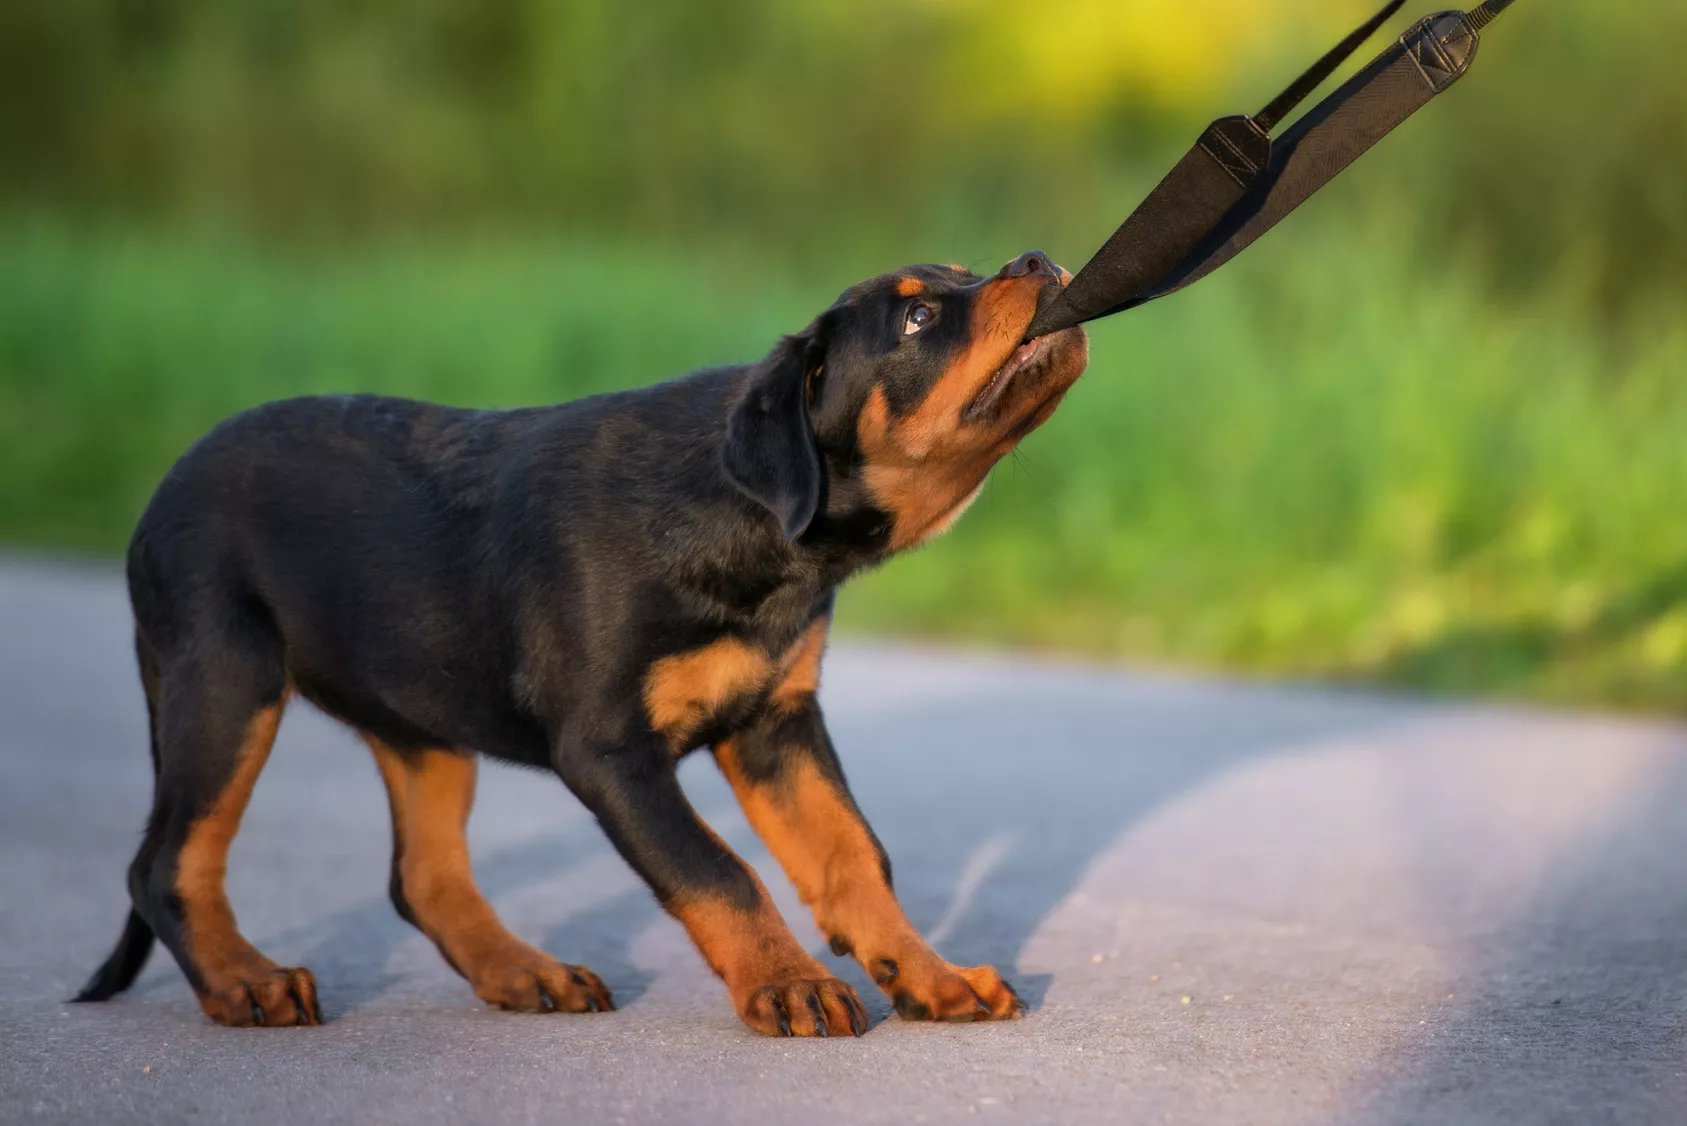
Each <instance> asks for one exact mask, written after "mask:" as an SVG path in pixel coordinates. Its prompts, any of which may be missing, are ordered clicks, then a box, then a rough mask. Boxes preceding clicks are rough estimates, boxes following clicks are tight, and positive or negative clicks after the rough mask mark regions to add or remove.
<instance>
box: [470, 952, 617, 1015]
mask: <svg viewBox="0 0 1687 1126" xmlns="http://www.w3.org/2000/svg"><path fill="white" fill-rule="evenodd" d="M472 980H473V982H474V991H475V996H477V997H479V998H480V999H481V1000H482V1001H485V1002H486V1003H487V1004H488V1005H490V1006H492V1007H493V1008H495V1009H509V1010H511V1011H514V1012H518V1013H607V1012H611V1011H613V1010H614V1008H615V1002H614V998H613V997H611V995H610V992H609V988H608V987H607V986H605V985H604V984H603V980H602V979H601V978H599V977H598V976H597V974H594V973H593V972H592V971H591V970H588V969H587V968H586V967H585V966H570V965H568V964H567V963H565V962H559V961H557V960H556V959H555V958H551V957H549V956H547V955H544V954H540V953H539V952H538V951H533V952H532V953H527V954H523V955H521V956H520V957H517V958H513V959H511V960H509V961H505V962H499V963H497V964H495V965H482V966H479V967H477V968H476V973H475V976H474V978H473V979H472Z"/></svg>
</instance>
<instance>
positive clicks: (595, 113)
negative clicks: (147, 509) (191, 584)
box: [0, 0, 1687, 710]
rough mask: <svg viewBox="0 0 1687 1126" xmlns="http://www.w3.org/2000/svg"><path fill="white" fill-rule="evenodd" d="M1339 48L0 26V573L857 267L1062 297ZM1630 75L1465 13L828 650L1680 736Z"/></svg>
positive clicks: (1624, 59)
mask: <svg viewBox="0 0 1687 1126" xmlns="http://www.w3.org/2000/svg"><path fill="white" fill-rule="evenodd" d="M1369 2H1374V0H1369ZM1367 7H1368V3H1353V2H1348V0H1175V2H1174V0H1068V2H1066V3H1063V4H1059V5H1053V4H1048V5H1027V4H1024V3H1017V2H1012V0H803V2H802V3H800V4H799V3H789V2H785V0H685V2H683V3H681V2H672V0H670V2H660V3H659V2H656V0H646V2H644V3H636V4H627V3H620V2H611V0H405V2H400V0H331V2H330V0H314V2H313V0H52V2H44V0H0V542H3V543H4V544H6V545H8V546H9V547H10V548H12V549H14V550H40V551H51V552H60V553H65V552H72V553H88V554H95V555H102V556H115V555H116V554H117V553H119V552H120V551H121V549H122V546H123V544H124V542H125V539H126V537H127V534H128V531H129V529H130V527H131V525H132V523H133V521H134V518H135V517H136V515H137V514H138V513H139V510H140V508H141V506H142V505H143V504H144V503H145V500H146V498H147V496H148V494H149V493H150V491H151V489H152V488H153V486H154V485H155V484H156V482H157V480H158V478H159V476H160V475H161V474H162V473H163V472H164V471H165V469H166V468H167V467H168V466H169V464H170V462H171V461H172V460H173V459H174V458H175V457H176V456H177V455H178V454H179V453H180V452H181V451H182V450H183V449H184V448H185V447H186V446H187V444H188V443H189V442H191V441H192V440H193V439H194V438H195V437H196V436H198V435H199V434H200V433H202V432H203V431H204V430H205V429H206V428H208V427H209V426H211V425H212V424H213V423H215V422H216V421H217V420H219V419H220V418H222V417H223V416H225V415H227V414H228V413H230V412H232V411H234V410H237V409H239V408H242V407H245V406H248V405H250V404H253V403H257V402H260V401H262V400H266V399H272V398H277V397H281V396H287V395H296V394H301V393H311V392H326V391H379V392H388V393H397V394H404V395H413V396H418V397H426V398H432V399H438V400H443V401H447V402H453V403H461V404H472V405H482V406H505V405H516V404H526V403H536V402H545V401H552V400H560V399H566V398H570V397H573V396H577V395H580V394H583V393H587V392H592V391H598V390H602V389H606V388H611V387H621V386H629V385H637V384H643V383H649V382H653V381H655V380H658V379H661V378H665V377H667V376H670V375H673V374H676V373H678V372H681V371H683V370H686V369H689V368H693V367H697V366H700V365H705V364H713V363H720V362H728V361H742V360H750V359H754V358H757V357H759V356H760V355H762V354H763V353H764V352H765V351H766V350H767V348H768V347H769V346H770V345H771V344H772V342H773V341H774V339H775V338H776V336H777V335H778V334H780V333H781V332H787V331H792V330H795V329H797V328H799V327H801V326H802V325H803V324H804V323H806V322H807V321H808V319H809V318H810V317H811V316H812V315H813V314H814V313H815V312H817V311H818V310H819V309H821V308H823V307H824V306H825V305H826V304H828V303H829V302H830V301H831V299H832V298H833V296H835V295H836V293H837V292H838V291H839V290H841V289H842V288H843V287H844V286H845V285H847V284H848V283H850V282H852V281H854V280H856V279H858V278H859V277H862V276H865V275H868V274H872V273H877V272H880V271H882V270H885V269H888V268H892V267H895V266H898V265H901V264H904V263H907V262H912V261H928V260H930V261H939V262H949V261H959V262H965V263H968V264H971V265H973V266H975V267H977V268H979V269H981V270H985V271H989V270H994V269H995V268H996V267H998V266H999V265H1000V264H1001V263H1002V262H1003V261H1005V260H1007V259H1008V258H1010V257H1012V256H1013V255H1014V254H1016V253H1018V252H1019V251H1021V250H1023V249H1026V248H1028V247H1042V248H1044V249H1046V250H1048V251H1050V252H1051V253H1052V254H1053V255H1054V257H1055V258H1056V260H1057V261H1060V262H1062V263H1064V264H1065V265H1066V266H1068V267H1069V268H1072V269H1076V268H1077V267H1078V266H1080V265H1081V264H1082V263H1083V262H1084V261H1085V260H1086V259H1087V258H1088V256H1089V254H1090V253H1091V252H1092V251H1093V250H1094V249H1095V248H1096V247H1097V246H1099V245H1100V243H1101V241H1102V240H1103V239H1104V238H1105V237H1106V236H1107V235H1108V234H1109V233H1110V232H1111V231H1112V230H1113V228H1114V227H1115V226H1116V225H1117V224H1118V223H1119V222H1120V221H1121V220H1122V219H1123V218H1124V216H1125V215H1126V214H1127V213H1128V212H1129V211H1130V209H1131V208H1132V207H1134V206H1135V204H1136V202H1137V201H1138V200H1139V199H1140V198H1141V196H1142V194H1143V193H1144V192H1145V191H1146V190H1147V189H1148V188H1149V187H1150V186H1151V185H1152V184H1153V183H1154V182H1155V181H1156V180H1158V179H1159V177H1160V176H1161V175H1162V174H1163V173H1164V172H1165V171H1166V170H1167V169H1168V168H1169V167H1170V166H1171V164H1172V163H1173V162H1174V161H1175V160H1176V159H1177V158H1178V157H1179V156H1180V155H1181V154H1182V153H1183V152H1184V151H1185V150H1186V149H1187V148H1188V146H1189V144H1190V143H1191V141H1192V140H1193V138H1194V136H1195V135H1196V133H1197V132H1198V131H1199V129H1200V127H1201V126H1202V125H1203V124H1204V123H1205V122H1206V121H1207V120H1209V119H1211V118H1212V117H1215V116H1218V115H1219V114H1221V113H1232V112H1240V111H1249V110H1255V109H1257V108H1259V107H1260V106H1261V105H1263V104H1264V102H1265V101H1267V100H1268V99H1269V97H1270V96H1271V95H1273V94H1275V93H1276V92H1277V91H1278V90H1279V89H1280V88H1281V87H1282V86H1283V85H1285V84H1286V83H1287V82H1288V80H1289V79H1290V78H1292V77H1293V76H1294V75H1295V74H1296V73H1298V72H1299V70H1300V69H1302V68H1303V67H1304V66H1306V65H1307V64H1309V63H1310V62H1311V61H1312V60H1313V58H1314V57H1315V56H1316V54H1317V53H1318V52H1319V51H1321V50H1323V49H1324V48H1325V47H1326V46H1328V45H1329V44H1332V43H1334V42H1335V41H1336V40H1337V39H1339V38H1340V36H1341V35H1342V34H1344V33H1345V32H1346V31H1347V30H1348V29H1349V28H1350V27H1351V26H1353V25H1354V24H1356V23H1357V22H1358V21H1359V20H1360V19H1361V18H1363V16H1364V15H1365V14H1367ZM1430 7H1433V5H1427V6H1426V5H1416V6H1414V7H1413V8H1412V9H1410V10H1409V12H1408V15H1409V16H1410V17H1411V18H1416V17H1417V16H1419V15H1421V14H1423V13H1424V12H1425V11H1427V10H1429V8H1430ZM1408 22H1410V21H1409V19H1408V18H1406V17H1402V18H1401V19H1399V20H1397V21H1396V22H1395V24H1394V25H1392V27H1393V28H1394V29H1395V30H1397V29H1398V28H1399V27H1401V26H1404V25H1405V24H1406V23H1408ZM1682 42H1687V6H1683V5H1682V4H1680V3H1679V2H1678V0H1630V2H1628V3H1624V4H1592V3H1581V4H1574V3H1565V2H1562V0H1558V2H1548V0H1525V2H1524V3H1521V4H1518V5H1517V6H1516V7H1515V8H1514V9H1513V10H1512V11H1511V12H1509V13H1507V14H1506V16H1505V17H1504V18H1503V19H1502V20H1501V21H1500V22H1499V23H1497V24H1496V25H1495V26H1494V27H1493V28H1492V29H1491V30H1490V31H1489V32H1488V33H1486V35H1485V39H1484V43H1483V45H1482V48H1481V58H1480V60H1479V62H1478V64H1477V65H1476V67H1475V70H1474V72H1473V73H1472V75H1471V76H1470V77H1469V78H1467V79H1466V80H1465V81H1464V82H1463V83H1462V84H1461V85H1460V86H1459V87H1458V88H1456V89H1455V90H1454V91H1452V92H1451V93H1449V94H1447V95H1446V96H1445V97H1443V98H1441V99H1439V100H1437V101H1436V102H1435V103H1434V104H1433V105H1431V106H1430V107H1429V108H1428V109H1427V110H1425V111H1424V112H1423V114H1422V115H1420V116H1419V117H1417V118H1415V119H1413V120H1412V121H1411V122H1409V123H1408V124H1407V125H1406V126H1404V127H1402V128H1401V129H1400V130H1399V131H1398V132H1397V133H1396V134H1394V135H1393V136H1391V137H1390V138H1389V139H1388V140H1387V141H1386V142H1385V143H1384V144H1383V145H1382V146H1381V147H1379V148H1378V149H1377V150H1375V151H1373V152H1372V153H1371V154H1370V155H1368V156H1367V157H1365V158H1364V159H1363V160H1362V161H1361V162H1360V163H1359V164H1357V165H1356V166H1355V167H1354V168H1352V169H1351V170H1349V171H1348V172H1347V173H1345V174H1344V175H1343V176H1342V177H1341V179H1340V180H1338V181H1337V182H1336V183H1335V184H1334V185H1332V186H1331V187H1330V188H1328V189H1326V191H1325V192H1324V193H1323V194H1321V195H1320V196H1318V197H1316V198H1315V199H1314V200H1313V201H1311V202H1310V203H1308V204H1307V205H1306V206H1305V207H1304V208H1302V209H1301V211H1299V212H1297V213H1296V215H1295V216H1294V217H1293V218H1292V219H1290V220H1289V221H1287V222H1285V223H1284V224H1283V225H1282V226H1281V227H1279V228H1278V229H1277V230H1276V231H1274V232H1273V233H1272V234H1271V235H1269V236H1268V237H1267V238H1266V239H1265V240H1263V241H1262V242H1260V243H1259V244H1258V245H1257V246H1255V247H1254V248H1253V249H1252V250H1250V251H1249V252H1248V253H1247V254H1246V255H1244V256H1243V257H1242V258H1241V259H1239V260H1238V261H1237V262H1236V263H1235V264H1233V265H1231V266H1229V267H1227V268H1226V269H1225V270H1223V271H1222V272H1220V273H1218V274H1217V275H1215V276H1214V277H1213V278H1211V279H1209V280H1208V281H1206V282H1203V283H1202V284H1201V285H1200V286H1198V287H1197V288H1195V289H1193V290H1191V291H1189V292H1187V293H1185V294H1182V295H1180V296H1178V297H1175V298H1172V299H1170V300H1167V301H1163V302H1160V303H1158V304H1156V305H1154V306H1151V307H1149V308H1148V309H1146V310H1143V311H1141V312H1137V313H1133V314H1130V315H1127V316H1123V317H1118V318H1114V319H1113V320H1110V321H1107V322H1103V323H1102V324H1100V325H1097V326H1095V327H1094V330H1093V334H1092V335H1093V342H1094V362H1093V363H1092V365H1091V369H1090V374H1089V375H1088V376H1087V377H1086V380H1085V382H1084V383H1082V384H1081V385H1080V386H1079V388H1078V389H1077V390H1076V391H1075V392H1074V393H1073V394H1072V396H1071V397H1070V398H1069V399H1068V401H1067V406H1066V407H1065V409H1064V410H1063V411H1062V412H1060V413H1059V414H1057V415H1056V416H1055V418H1054V419H1053V420H1052V421H1051V422H1050V423H1049V424H1048V425H1047V426H1046V427H1045V428H1044V429H1043V430H1042V431H1041V432H1039V433H1038V434H1037V435H1035V436H1033V438H1032V439H1031V440H1029V441H1028V442H1027V443H1026V444H1025V446H1024V448H1023V450H1022V452H1021V453H1020V454H1019V455H1018V456H1017V457H1015V458H1014V459H1013V460H1011V461H1010V462H1007V463H1004V464H1003V465H1002V466H1001V467H1000V468H999V469H998V470H997V471H996V475H995V479H994V481H993V483H992V485H991V487H990V488H989V489H987V490H986V492H985V494H984V496H983V498H982V499H981V501H980V502H979V503H978V505H976V506H975V507H974V509H973V510H972V512H971V513H970V514H969V515H968V517H967V518H966V519H965V520H964V521H962V522H961V524H960V525H959V526H958V528H957V529H956V531H954V532H953V533H951V534H950V535H949V536H948V537H947V538H945V539H943V540H940V541H938V542H937V543H935V544H933V545H932V546H930V547H928V548H926V549H924V550H922V551H920V552H918V553H916V554H914V555H912V556H910V557H907V558H903V559H900V560H898V561H896V562H895V563H893V564H892V565H890V566H888V567H886V568H884V569H882V570H881V571H878V572H875V573H874V574H872V575H870V576H867V577H866V578H864V579H863V580H860V581H859V582H857V583H856V584H855V585H853V586H852V587H851V588H850V589H849V590H848V592H847V593H846V595H845V597H844V600H843V604H842V609H841V618H842V624H843V625H844V626H845V627H846V628H849V629H853V630H856V631H873V632H879V633H889V632H894V633H897V634H901V635H914V636H931V637H944V638H954V639H964V640H969V641H978V642H988V643H994V644H1013V645H1020V646H1029V647H1037V648H1043V649H1050V650H1060V651H1067V652H1080V653H1084V654H1090V655H1100V656H1104V657H1107V658H1113V659H1125V660H1130V661H1140V662H1152V663H1157V664H1171V665H1179V666H1199V667H1205V668H1226V669H1233V670H1244V671H1248V672H1255V673H1262V674H1286V675H1296V676H1308V675H1310V676H1317V677H1324V678H1338V679H1355V680H1365V681H1380V682H1387V683H1397V684H1403V685H1411V686H1416V687H1426V688H1433V689H1448V690H1456V691H1467V692H1479V693H1503V694H1510V695H1518V696H1528V697H1534V698H1546V699H1554V700H1574V701H1578V702H1583V703H1595V704H1601V705H1618V706H1624V707H1638V708H1646V709H1658V710H1683V709H1687V675H1684V674H1687V520H1684V519H1683V518H1682V517H1683V504H1682V499H1683V495H1684V485H1687V322H1684V320H1683V317H1682V315H1681V310H1682V308H1683V302H1684V300H1687V253H1684V252H1687V82H1683V81H1682V79H1681V74H1680V68H1679V60H1678V59H1677V58H1676V53H1677V51H1678V49H1679V44H1681V43H1682ZM1377 49H1380V40H1379V43H1377V44H1373V45H1372V46H1371V47H1370V48H1368V49H1367V50H1366V51H1364V52H1362V56H1361V57H1369V55H1370V54H1371V53H1372V52H1373V51H1374V50H1377Z"/></svg>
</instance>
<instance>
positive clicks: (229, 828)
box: [175, 693, 318, 1024]
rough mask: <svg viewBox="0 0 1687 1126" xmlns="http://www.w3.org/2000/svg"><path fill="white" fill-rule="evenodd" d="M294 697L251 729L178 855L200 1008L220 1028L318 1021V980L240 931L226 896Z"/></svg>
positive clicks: (265, 712)
mask: <svg viewBox="0 0 1687 1126" xmlns="http://www.w3.org/2000/svg"><path fill="white" fill-rule="evenodd" d="M287 699H288V694H287V693H283V695H282V697H281V699H280V700H278V701H276V702H275V703H274V704H271V705H270V706H268V707H266V708H263V709H261V710H260V711H258V712H257V713H256V714H255V715H253V716H252V718H251V720H250V721H248V723H247V725H246V735H245V738H244V739H243V740H242V741H241V744H240V748H239V750H238V752H237V753H236V761H235V768H234V773H233V774H232V776H231V777H230V778H229V780H228V784H227V785H226V786H224V787H223V791H222V793H220V794H218V795H217V800H216V801H215V803H213V804H212V806H211V808H210V810H209V811H208V812H206V813H205V814H204V815H203V816H201V817H199V818H198V819H197V820H195V821H194V822H193V824H192V825H191V826H190V827H189V828H188V831H187V837H186V839H185V840H184V841H183V842H182V847H181V850H180V852H178V853H177V856H176V879H175V890H176V896H177V897H178V898H179V899H180V900H181V904H182V932H183V933H182V938H183V941H184V942H185V944H186V946H187V953H188V956H189V957H190V958H191V959H192V961H193V966H194V971H195V972H196V973H197V974H198V977H199V982H198V985H199V989H198V995H199V1004H200V1007H201V1008H202V1009H204V1010H205V1013H206V1015H207V1016H209V1017H211V1019H212V1020H215V1021H217V1022H218V1023H219V1024H251V1023H255V1022H256V1021H257V1014H255V1013H254V1012H253V1004H254V1003H256V1005H257V1006H258V1008H259V1009H260V1010H261V1012H262V1018H263V1023H266V1024H315V1023H316V1022H317V1020H318V1016H317V1012H316V983H315V981H314V980H312V978H311V976H310V973H309V972H308V971H306V970H301V969H287V968H283V967H281V966H278V965H276V964H275V963H274V962H272V961H270V960H269V959H268V958H266V957H264V955H263V954H262V953H261V952H260V951H259V950H258V949H257V948H256V947H254V946H253V945H252V944H251V943H250V942H248V941H246V938H245V936H243V935H242V934H241V933H240V928H239V925H238V924H237V923H236V921H235V918H234V908H233V907H232V906H230V904H229V901H228V893H227V876H228V850H229V845H230V844H231V843H233V841H234V835H235V833H236V832H238V831H239V829H240V818H241V816H242V815H243V814H244V813H245V812H246V806H247V804H248V803H249V802H250V801H251V800H252V788H253V786H255V785H256V784H257V781H258V775H259V773H260V772H262V770H263V768H264V764H265V763H266V762H268V761H269V752H270V748H271V747H272V746H273V745H274V744H275V733H276V731H277V730H278V729H279V728H280V726H281V715H282V713H283V712H284V711H285V710H286V708H287Z"/></svg>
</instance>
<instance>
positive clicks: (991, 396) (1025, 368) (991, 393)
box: [961, 333, 1064, 422]
mask: <svg viewBox="0 0 1687 1126" xmlns="http://www.w3.org/2000/svg"><path fill="white" fill-rule="evenodd" d="M1062 335H1064V334H1063V333H1054V334H1052V335H1050V336H1039V337H1036V338H1035V339H1033V340H1030V341H1027V342H1026V343H1024V344H1021V345H1020V346H1019V347H1018V348H1016V349H1015V350H1014V353H1013V355H1011V356H1009V357H1008V360H1007V363H1005V364H1003V365H1002V366H1001V367H999V368H997V369H996V374H994V375H992V376H991V377H990V379H989V381H988V382H986V383H985V384H984V386H983V387H981V388H979V391H978V394H977V395H974V396H973V399H972V402H970V403H968V404H967V408H966V410H965V411H963V412H961V417H962V418H963V419H965V420H966V421H967V422H976V421H978V420H979V419H981V418H983V417H985V416H986V415H988V414H990V413H991V412H992V411H994V410H995V409H996V407H997V405H998V404H1000V403H1001V401H1002V399H1003V397H1004V396H1006V395H1007V393H1008V389H1009V388H1010V387H1011V386H1013V384H1014V382H1015V380H1016V379H1017V380H1018V381H1019V382H1021V383H1023V382H1024V381H1025V379H1026V378H1029V377H1030V375H1029V373H1032V372H1038V373H1040V371H1041V370H1042V369H1044V368H1046V367H1047V366H1048V360H1049V357H1050V356H1051V355H1052V354H1053V353H1054V350H1055V346H1054V344H1053V341H1054V340H1055V339H1056V338H1057V337H1059V336H1062Z"/></svg>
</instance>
